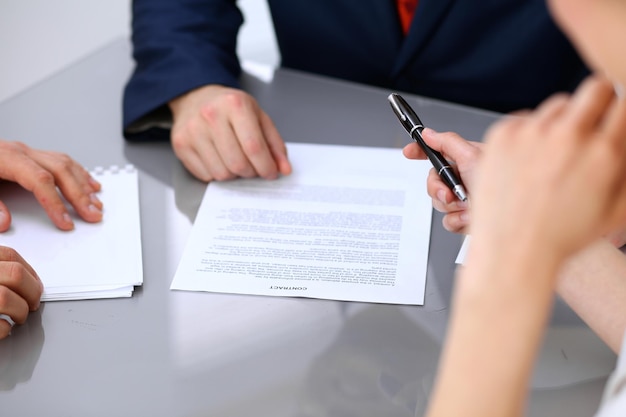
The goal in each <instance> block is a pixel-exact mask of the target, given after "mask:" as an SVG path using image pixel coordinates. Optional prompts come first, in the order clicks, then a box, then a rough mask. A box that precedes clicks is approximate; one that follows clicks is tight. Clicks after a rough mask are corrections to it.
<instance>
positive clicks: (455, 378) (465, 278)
mask: <svg viewBox="0 0 626 417" xmlns="http://www.w3.org/2000/svg"><path fill="white" fill-rule="evenodd" d="M470 257H471V255H470ZM488 258H491V259H488ZM498 258H499V259H497V260H493V256H491V257H489V256H480V257H475V258H474V259H479V262H478V263H474V264H471V263H468V264H467V265H466V267H464V268H463V270H462V271H460V273H459V277H458V280H457V288H456V292H455V296H454V301H453V312H452V319H451V323H450V328H449V331H448V337H447V340H446V347H445V349H444V354H443V356H442V360H441V363H440V369H439V376H438V381H437V384H436V387H435V392H434V395H433V397H432V399H431V408H430V410H429V414H428V416H429V417H436V416H450V415H463V416H480V417H486V416H517V415H522V414H523V410H524V404H525V401H526V396H527V386H528V381H529V379H530V377H531V372H532V369H533V363H534V361H535V357H536V354H537V350H538V347H539V345H540V342H541V338H542V335H543V329H544V327H545V323H546V321H547V319H548V316H549V314H550V311H551V301H552V297H553V288H552V287H553V285H554V284H553V283H554V277H555V276H556V271H557V268H556V266H555V267H554V268H551V267H549V266H548V265H554V264H553V263H551V262H542V261H541V260H539V261H538V260H537V259H536V258H535V257H534V256H533V257H528V258H520V257H515V258H506V257H502V256H499V257H498ZM483 259H488V260H487V261H483Z"/></svg>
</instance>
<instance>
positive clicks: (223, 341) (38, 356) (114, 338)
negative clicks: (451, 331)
mask: <svg viewBox="0 0 626 417" xmlns="http://www.w3.org/2000/svg"><path fill="white" fill-rule="evenodd" d="M131 69H132V61H131V58H130V46H129V44H128V42H127V40H125V39H120V40H119V41H116V42H113V43H111V44H110V45H107V46H106V47H104V48H102V49H101V50H99V51H97V52H96V53H94V54H93V55H91V56H89V57H87V58H86V59H84V60H82V61H81V62H78V63H77V64H75V65H72V66H71V67H69V68H67V69H66V70H64V71H62V72H60V73H58V74H56V75H54V76H53V77H51V78H49V79H48V80H45V81H44V82H42V83H39V84H37V85H35V86H34V87H32V88H30V89H28V90H27V91H25V92H23V93H21V94H19V95H18V96H15V97H13V98H11V99H9V100H7V101H5V102H3V103H0V137H2V138H5V139H11V140H19V141H22V142H25V143H27V144H29V145H30V146H33V147H37V148H42V149H51V150H56V151H61V152H66V153H68V154H70V155H72V156H73V157H74V158H75V159H77V160H78V161H80V162H81V163H83V164H84V165H85V166H86V167H88V168H93V167H95V166H107V165H112V164H116V165H125V164H127V163H131V164H134V165H135V166H136V167H137V168H138V169H139V181H140V184H139V188H140V204H141V228H142V243H143V262H144V285H143V287H142V288H138V289H137V290H136V291H135V294H134V295H133V297H132V298H127V299H113V300H89V301H69V302H48V303H45V304H44V305H43V306H42V308H41V309H40V311H38V312H36V313H33V314H31V316H30V318H29V319H28V321H27V323H26V324H25V325H23V326H20V327H16V328H15V329H14V332H13V333H14V334H13V335H12V336H11V337H9V338H7V339H5V340H2V341H0V416H11V417H19V416H35V415H38V416H63V417H68V416H81V417H85V416H108V417H112V416H131V415H132V416H152V417H157V416H168V417H176V416H180V417H182V416H212V417H221V416H248V415H256V416H273V417H282V416H285V417H287V416H289V417H294V416H302V417H305V416H311V417H312V416H333V417H338V416H342V417H343V416H360V417H364V416H377V417H379V416H387V417H394V416H410V417H413V416H420V415H422V413H423V410H424V407H425V405H426V401H427V398H428V395H429V393H430V389H431V386H432V382H433V378H434V375H435V371H436V366H437V360H438V356H439V351H440V348H441V344H442V340H443V338H444V333H445V328H446V322H447V318H448V305H449V298H450V294H451V291H452V287H453V281H454V270H455V264H454V261H455V258H456V255H457V252H458V249H459V247H460V244H461V237H460V236H456V235H453V234H450V233H448V232H446V231H445V230H444V229H443V228H442V227H441V215H440V214H438V213H435V215H434V217H433V226H432V234H431V247H430V255H429V263H428V274H427V284H426V302H425V305H424V306H397V305H395V306H394V305H382V304H368V303H349V302H337V301H326V300H315V299H297V298H274V297H261V296H242V295H229V294H212V293H186V292H174V291H170V290H169V285H170V282H171V279H172V277H173V275H174V271H175V269H176V266H177V264H178V259H179V256H180V254H181V253H182V250H183V247H184V244H185V242H186V237H187V234H188V233H189V231H190V228H191V224H192V219H193V218H194V216H195V213H196V211H197V207H198V205H199V202H200V199H201V198H202V195H203V192H204V189H205V187H206V185H205V184H203V183H201V182H199V181H197V180H195V179H193V178H192V177H191V176H190V175H189V174H188V173H187V172H186V171H185V170H184V169H183V168H182V165H181V164H180V163H179V162H178V161H177V160H176V158H175V156H174V155H173V152H172V150H171V148H170V146H169V144H167V143H140V144H133V143H127V142H125V141H124V139H123V137H122V135H121V94H122V88H123V85H124V83H125V81H126V80H127V78H128V76H129V74H130V71H131ZM243 83H244V87H245V89H247V90H248V91H249V92H251V93H252V94H253V95H254V96H255V97H256V98H257V99H258V100H259V102H260V103H261V105H262V107H263V108H264V109H265V110H266V111H267V112H268V113H269V114H270V116H271V117H272V118H273V120H274V121H275V123H276V125H277V127H278V129H279V131H280V132H281V134H282V135H283V138H284V139H285V140H286V141H291V142H320V143H341V144H352V145H364V146H383V147H396V148H400V147H402V146H403V145H404V144H405V143H406V140H407V137H406V133H405V132H404V131H402V128H401V127H400V125H399V124H398V122H397V120H396V119H395V116H394V115H393V113H392V112H391V111H390V109H389V104H388V103H387V101H386V97H387V95H388V94H389V92H388V91H384V90H381V89H377V88H372V87H366V86H362V85H357V84H352V83H346V82H342V81H337V80H333V79H328V78H322V77H317V76H312V75H308V74H303V73H298V72H294V71H289V70H278V71H277V72H276V73H275V74H274V77H273V80H272V81H270V82H264V81H261V79H258V78H255V77H253V76H251V75H249V74H246V75H244V77H243ZM405 97H406V98H409V99H410V100H411V104H413V105H414V106H415V108H416V110H417V111H418V113H419V114H420V116H421V117H422V120H423V121H424V122H425V123H426V124H427V125H429V126H431V127H433V128H434V129H436V130H441V131H444V130H451V131H456V132H458V133H460V134H461V135H463V136H465V137H466V138H468V139H472V140H479V139H480V138H481V137H482V134H483V133H484V131H485V129H486V128H487V126H488V125H489V124H490V123H491V122H492V121H493V120H494V119H495V118H497V117H498V115H496V114H492V113H489V112H484V111H480V110H475V109H470V108H466V107H462V106H456V105H451V104H447V103H443V102H438V101H434V100H428V99H425V98H419V97H416V96H412V95H408V94H405ZM1 190H2V188H1V185H0V198H1ZM78 227H80V225H78ZM1 242H2V237H1V235H0V244H1ZM85 279H86V280H88V279H89V271H85ZM511 331H514V329H511ZM504 337H505V335H504ZM614 361H615V356H614V355H613V354H612V353H611V352H610V351H609V350H608V348H606V347H605V346H604V345H603V344H602V343H601V342H600V341H599V340H598V339H597V338H596V337H595V335H593V333H592V332H591V331H590V330H589V329H588V328H587V327H586V326H585V325H584V324H583V323H582V322H581V321H580V320H579V319H578V318H577V317H576V316H575V315H574V314H573V313H572V312H571V311H570V310H569V308H567V307H566V306H565V305H564V304H563V303H561V302H560V301H558V300H557V302H556V304H555V309H554V317H553V319H552V323H551V327H550V329H549V331H548V333H547V335H546V341H545V346H544V348H543V350H542V354H541V358H540V360H539V363H538V365H537V368H536V375H535V378H534V380H533V391H532V396H531V403H530V407H529V410H528V415H530V416H545V415H550V416H568V417H576V416H590V415H592V414H593V411H594V410H595V408H596V407H597V404H598V402H599V400H600V396H601V393H602V389H603V386H604V383H605V381H606V376H607V375H608V374H609V372H610V370H611V368H612V366H613V365H614Z"/></svg>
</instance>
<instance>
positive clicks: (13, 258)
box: [0, 246, 20, 262]
mask: <svg viewBox="0 0 626 417" xmlns="http://www.w3.org/2000/svg"><path fill="white" fill-rule="evenodd" d="M19 259H20V256H19V255H18V253H17V251H16V250H15V249H13V248H10V247H8V246H0V260H3V261H7V262H18V261H19Z"/></svg>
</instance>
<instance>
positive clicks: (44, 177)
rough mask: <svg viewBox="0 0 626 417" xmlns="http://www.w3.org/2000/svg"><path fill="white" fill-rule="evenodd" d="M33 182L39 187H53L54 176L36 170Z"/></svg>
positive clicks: (41, 170)
mask: <svg viewBox="0 0 626 417" xmlns="http://www.w3.org/2000/svg"><path fill="white" fill-rule="evenodd" d="M34 177H35V181H36V182H37V184H40V185H53V184H54V175H52V173H51V172H50V171H48V170H45V169H38V170H37V172H35V173H34Z"/></svg>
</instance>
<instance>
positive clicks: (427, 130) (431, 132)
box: [422, 127, 437, 135]
mask: <svg viewBox="0 0 626 417" xmlns="http://www.w3.org/2000/svg"><path fill="white" fill-rule="evenodd" d="M435 133H437V132H436V131H434V130H433V129H431V128H430V127H425V128H424V130H422V135H434V134H435Z"/></svg>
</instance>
